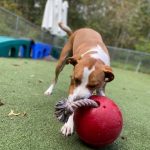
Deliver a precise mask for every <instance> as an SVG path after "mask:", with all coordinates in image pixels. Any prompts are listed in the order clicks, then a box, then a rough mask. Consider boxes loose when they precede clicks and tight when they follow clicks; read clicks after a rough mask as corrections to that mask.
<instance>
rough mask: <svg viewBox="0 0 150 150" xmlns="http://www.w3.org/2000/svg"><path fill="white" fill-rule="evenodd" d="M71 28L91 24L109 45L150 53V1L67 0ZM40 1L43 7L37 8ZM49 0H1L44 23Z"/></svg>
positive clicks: (6, 4) (15, 10)
mask: <svg viewBox="0 0 150 150" xmlns="http://www.w3.org/2000/svg"><path fill="white" fill-rule="evenodd" d="M68 2H69V17H68V24H69V26H71V27H72V29H74V30H75V29H77V28H81V27H85V26H86V27H91V28H94V29H95V30H97V31H98V32H100V33H101V34H102V36H103V38H104V41H105V43H106V44H107V45H111V46H117V47H123V48H131V49H136V50H140V51H145V52H150V0H68ZM35 4H39V6H40V7H35ZM45 4H46V0H25V1H22V0H1V1H0V6H3V7H5V8H7V9H9V10H11V11H13V12H15V13H17V14H19V15H21V16H23V17H25V18H26V19H28V20H30V21H32V22H33V23H35V24H37V25H41V21H42V17H43V12H44V7H45Z"/></svg>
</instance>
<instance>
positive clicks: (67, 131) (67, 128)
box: [61, 113, 74, 136]
mask: <svg viewBox="0 0 150 150" xmlns="http://www.w3.org/2000/svg"><path fill="white" fill-rule="evenodd" d="M73 117H74V113H73V114H72V115H71V116H70V117H69V118H68V121H67V122H66V123H65V124H64V125H63V126H62V128H61V133H62V134H63V135H64V136H69V135H71V134H72V133H73V131H74V121H73Z"/></svg>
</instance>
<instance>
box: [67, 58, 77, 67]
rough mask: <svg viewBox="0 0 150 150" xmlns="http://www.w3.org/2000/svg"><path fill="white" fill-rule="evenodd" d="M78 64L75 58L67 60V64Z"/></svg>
mask: <svg viewBox="0 0 150 150" xmlns="http://www.w3.org/2000/svg"><path fill="white" fill-rule="evenodd" d="M77 63H78V61H77V59H76V58H74V57H69V58H67V60H66V64H72V65H73V66H75V65H76V64H77Z"/></svg>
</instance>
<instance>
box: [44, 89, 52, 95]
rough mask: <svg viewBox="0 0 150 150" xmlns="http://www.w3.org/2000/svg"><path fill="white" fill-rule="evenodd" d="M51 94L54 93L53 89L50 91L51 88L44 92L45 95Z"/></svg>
mask: <svg viewBox="0 0 150 150" xmlns="http://www.w3.org/2000/svg"><path fill="white" fill-rule="evenodd" d="M51 94H52V91H49V90H47V91H45V92H44V95H46V96H49V95H51Z"/></svg>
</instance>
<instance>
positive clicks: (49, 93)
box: [44, 84, 54, 95]
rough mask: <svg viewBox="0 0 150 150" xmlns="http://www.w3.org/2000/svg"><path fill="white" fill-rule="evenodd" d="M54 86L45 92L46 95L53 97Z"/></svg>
mask: <svg viewBox="0 0 150 150" xmlns="http://www.w3.org/2000/svg"><path fill="white" fill-rule="evenodd" d="M53 88H54V84H51V85H50V87H49V88H48V89H47V90H46V91H45V93H44V94H45V95H51V94H52V92H53Z"/></svg>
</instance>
